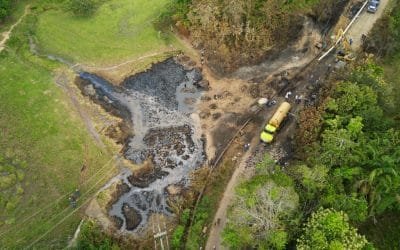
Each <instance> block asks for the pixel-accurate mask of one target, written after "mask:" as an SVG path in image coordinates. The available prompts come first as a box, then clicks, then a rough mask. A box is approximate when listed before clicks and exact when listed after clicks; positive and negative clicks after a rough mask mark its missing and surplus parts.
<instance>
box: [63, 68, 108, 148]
mask: <svg viewBox="0 0 400 250" xmlns="http://www.w3.org/2000/svg"><path fill="white" fill-rule="evenodd" d="M68 80H69V79H68V76H67V75H66V74H65V73H60V74H59V75H58V76H57V77H56V79H55V82H56V84H57V85H58V86H60V87H61V88H62V89H63V90H64V91H65V93H66V94H67V95H68V96H69V98H70V100H71V103H72V104H73V106H74V107H75V109H76V110H77V112H78V114H79V116H80V117H81V119H82V121H83V122H84V124H85V125H86V128H87V130H88V132H89V134H90V135H91V136H92V137H93V139H94V141H95V143H96V145H97V146H98V147H100V148H102V149H105V145H104V143H103V141H102V140H101V136H100V134H99V133H98V132H97V130H96V129H95V127H94V125H93V123H92V121H91V119H90V117H89V115H88V114H87V112H86V111H85V110H84V109H83V108H82V107H81V105H80V104H79V101H78V97H77V96H76V95H75V93H74V91H73V90H71V88H70V86H69V82H68Z"/></svg>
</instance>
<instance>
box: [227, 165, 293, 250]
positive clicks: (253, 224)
mask: <svg viewBox="0 0 400 250" xmlns="http://www.w3.org/2000/svg"><path fill="white" fill-rule="evenodd" d="M282 174H283V173H278V174H277V173H275V174H274V175H278V177H277V178H276V179H277V180H278V181H279V182H280V184H277V183H276V182H274V181H273V179H274V177H270V178H264V177H265V176H255V177H254V178H253V179H252V180H250V181H247V182H244V183H243V184H242V185H240V186H239V188H238V190H237V195H236V197H235V202H234V204H233V207H232V208H231V210H230V212H229V217H228V225H227V228H226V229H225V230H224V232H223V241H224V244H226V245H228V246H229V247H231V248H233V249H237V248H246V247H261V248H271V247H274V248H277V249H282V248H284V246H285V245H286V243H287V239H288V235H287V233H286V232H285V225H286V223H289V222H290V221H292V220H293V218H294V217H295V214H296V210H297V207H298V204H299V197H298V195H297V193H296V192H295V191H294V188H293V185H285V183H286V182H285V181H282V180H281V179H282V176H281V175H282ZM275 236H276V237H275ZM238 239H240V240H238Z"/></svg>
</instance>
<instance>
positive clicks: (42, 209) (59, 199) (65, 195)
mask: <svg viewBox="0 0 400 250" xmlns="http://www.w3.org/2000/svg"><path fill="white" fill-rule="evenodd" d="M114 158H116V157H115V156H114V157H112V158H111V159H110V160H109V161H108V162H106V163H105V164H104V165H103V166H102V167H101V168H100V169H99V170H98V171H97V172H96V173H95V174H93V175H92V176H91V177H90V178H89V179H88V180H87V181H86V182H85V184H88V183H89V182H90V181H92V179H93V178H94V177H95V176H96V175H97V174H99V173H100V171H102V170H103V169H105V167H107V166H108V164H109V163H110V162H111V161H113V160H114ZM68 195H70V193H67V194H64V195H62V196H61V197H59V198H58V199H57V200H55V201H53V202H51V203H49V204H47V205H46V206H44V207H42V208H41V209H39V210H38V211H36V212H35V213H33V214H32V215H30V216H29V217H27V218H25V219H24V220H22V221H21V222H19V223H17V224H15V225H14V226H13V228H11V229H8V230H6V231H3V232H1V233H0V238H2V237H3V236H4V235H5V234H7V233H9V232H10V231H12V230H14V229H17V228H18V226H20V225H22V224H24V223H25V222H27V221H29V220H31V219H32V218H33V217H35V216H36V215H38V214H40V213H41V212H43V211H44V210H47V209H49V208H50V207H52V206H54V205H56V204H57V203H59V202H60V201H61V200H62V199H66V198H67V197H68ZM63 212H64V211H63Z"/></svg>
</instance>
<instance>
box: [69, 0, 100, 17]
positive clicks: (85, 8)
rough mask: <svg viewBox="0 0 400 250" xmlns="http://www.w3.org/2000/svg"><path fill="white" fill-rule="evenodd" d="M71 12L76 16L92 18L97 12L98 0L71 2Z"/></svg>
mask: <svg viewBox="0 0 400 250" xmlns="http://www.w3.org/2000/svg"><path fill="white" fill-rule="evenodd" d="M68 7H69V10H70V11H72V13H74V14H75V15H76V16H90V15H93V13H94V12H95V11H96V9H97V7H98V1H96V0H70V1H69V6H68Z"/></svg>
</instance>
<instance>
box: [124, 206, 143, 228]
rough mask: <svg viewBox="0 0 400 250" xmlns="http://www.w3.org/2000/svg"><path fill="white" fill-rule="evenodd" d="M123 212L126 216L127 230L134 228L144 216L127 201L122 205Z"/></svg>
mask: <svg viewBox="0 0 400 250" xmlns="http://www.w3.org/2000/svg"><path fill="white" fill-rule="evenodd" d="M122 214H123V215H124V216H125V221H126V229H127V230H130V231H131V230H134V229H135V228H137V227H138V226H139V224H140V222H141V221H142V216H141V215H140V214H139V213H138V212H137V211H136V210H135V209H133V208H131V207H130V206H129V205H128V204H126V203H124V204H123V206H122Z"/></svg>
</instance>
